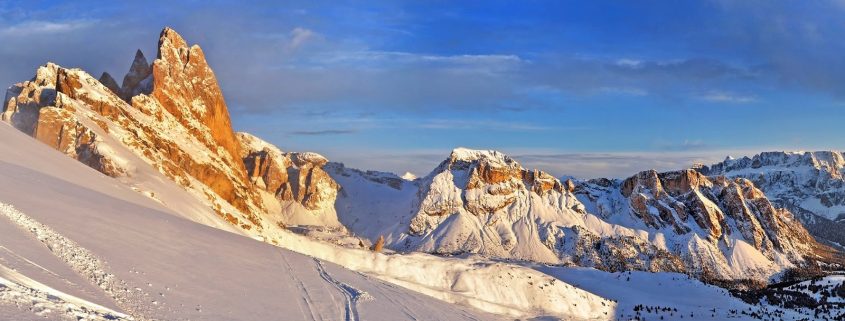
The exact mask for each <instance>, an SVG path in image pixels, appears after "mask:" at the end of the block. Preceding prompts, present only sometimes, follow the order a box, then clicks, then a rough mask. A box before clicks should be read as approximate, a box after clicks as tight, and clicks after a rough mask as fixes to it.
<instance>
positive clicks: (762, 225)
mask: <svg viewBox="0 0 845 321" xmlns="http://www.w3.org/2000/svg"><path fill="white" fill-rule="evenodd" d="M575 193H576V194H577V195H578V196H579V199H580V200H582V201H583V202H585V203H586V204H587V205H586V207H587V208H588V209H589V210H591V211H595V212H596V213H597V214H599V215H600V216H601V217H603V218H605V219H608V220H610V221H631V219H632V218H633V221H634V222H638V223H635V224H634V225H633V226H636V225H641V226H644V227H646V228H648V229H653V230H657V231H663V233H666V234H669V235H674V236H672V238H675V239H677V240H678V241H676V242H677V244H679V245H680V244H684V243H685V245H681V247H680V248H681V249H682V250H679V251H678V254H680V255H681V256H683V257H685V259H684V264H685V265H686V266H687V267H686V268H687V269H688V270H691V271H693V272H694V274H699V275H704V276H706V277H708V278H716V279H728V278H731V277H736V275H744V277H748V278H754V279H765V278H766V277H767V276H768V275H771V274H772V273H775V272H777V271H778V269H783V268H786V267H789V266H790V265H791V264H794V265H801V264H804V262H805V259H809V258H812V259H817V258H818V257H817V255H816V249H818V248H819V246H820V245H819V244H817V243H816V242H815V240H814V239H813V238H812V237H810V235H809V234H808V232H807V230H805V229H804V227H803V226H802V225H801V224H800V223H799V222H798V221H797V220H796V219H795V218H794V217H793V216H792V214H791V213H790V212H789V211H788V210H785V209H779V208H776V207H775V206H774V205H773V204H772V203H771V202H770V201H769V199H768V198H766V196H765V195H764V194H763V192H761V191H760V189H758V188H757V187H756V186H755V185H754V184H753V183H752V182H751V181H749V180H746V179H730V178H726V177H723V176H718V177H707V176H705V175H703V174H701V173H700V172H698V171H696V170H692V169H687V170H680V171H673V172H665V173H658V172H656V171H653V170H650V171H643V172H640V173H637V174H636V175H634V176H632V177H629V178H627V179H625V180H621V181H619V180H616V181H614V180H607V179H602V180H593V181H588V182H582V183H580V184H579V186H577V187H576V192H575ZM666 237H667V238H669V236H666ZM746 244H747V245H746ZM676 246H678V245H676ZM736 248H746V250H742V251H739V250H737V249H736ZM752 249H753V250H752ZM749 253H755V254H749ZM756 253H759V254H756ZM737 256H748V257H747V258H743V259H738V258H737ZM743 262H752V263H753V264H746V263H743ZM760 262H764V263H760ZM765 262H768V263H765ZM784 262H787V263H784Z"/></svg>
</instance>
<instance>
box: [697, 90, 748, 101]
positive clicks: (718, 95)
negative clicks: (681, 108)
mask: <svg viewBox="0 0 845 321" xmlns="http://www.w3.org/2000/svg"><path fill="white" fill-rule="evenodd" d="M700 98H701V99H702V100H706V101H711V102H719V103H735V104H748V103H754V102H757V97H755V96H749V95H738V94H733V93H728V92H722V91H711V92H708V93H706V94H704V95H702V96H700Z"/></svg>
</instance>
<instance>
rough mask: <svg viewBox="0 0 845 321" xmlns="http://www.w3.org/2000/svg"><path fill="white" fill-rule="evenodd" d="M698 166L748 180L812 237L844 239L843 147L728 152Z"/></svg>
mask: <svg viewBox="0 0 845 321" xmlns="http://www.w3.org/2000/svg"><path fill="white" fill-rule="evenodd" d="M697 170H698V171H699V172H701V173H703V174H705V175H724V176H728V177H735V178H745V179H748V180H750V181H751V182H752V183H754V185H755V186H758V187H759V188H760V190H762V191H763V192H764V193H765V194H766V196H767V197H768V198H769V199H770V200H771V202H772V203H774V204H775V205H776V206H777V207H783V208H786V209H788V210H789V211H790V212H792V213H794V214H795V215H796V216H797V217H798V218H799V219H800V220H801V221H802V223H804V225H805V226H807V229H808V230H809V231H810V233H811V234H812V235H813V236H815V237H817V238H819V239H821V240H824V241H828V242H832V243H831V244H834V245H835V244H845V232H842V231H843V228H845V223H843V222H842V219H843V218H845V179H843V177H845V155H843V154H842V153H841V152H834V151H818V152H765V153H760V154H758V155H755V156H753V157H742V158H738V159H734V158H730V157H728V158H727V159H725V161H723V162H720V163H717V164H713V165H711V166H702V167H700V168H698V169H697Z"/></svg>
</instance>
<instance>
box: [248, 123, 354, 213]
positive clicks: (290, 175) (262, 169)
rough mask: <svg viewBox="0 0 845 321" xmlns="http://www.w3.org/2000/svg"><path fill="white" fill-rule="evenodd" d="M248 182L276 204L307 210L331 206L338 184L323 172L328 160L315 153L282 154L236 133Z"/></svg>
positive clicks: (329, 207)
mask: <svg viewBox="0 0 845 321" xmlns="http://www.w3.org/2000/svg"><path fill="white" fill-rule="evenodd" d="M237 138H238V141H239V143H240V145H241V151H242V153H241V156H242V157H243V161H244V164H245V165H246V170H247V173H249V177H250V181H251V182H252V183H253V184H255V186H257V187H258V188H260V189H263V190H265V191H267V192H269V193H271V194H273V195H274V196H275V197H276V199H278V200H279V201H295V202H297V203H299V204H301V205H302V206H304V207H305V208H306V209H308V210H327V209H331V208H332V207H333V206H334V202H335V199H336V198H337V192H338V190H339V188H340V187H339V186H338V184H337V183H336V182H335V181H334V180H333V179H332V178H331V177H329V175H328V174H327V173H326V172H325V171H324V170H323V166H324V165H326V163H328V160H327V159H326V158H325V157H323V156H321V155H319V154H316V153H307V152H306V153H283V152H282V151H281V150H279V149H278V148H277V147H276V146H273V145H272V144H270V143H267V142H265V141H263V140H261V139H260V138H258V137H255V136H252V135H250V134H247V133H237Z"/></svg>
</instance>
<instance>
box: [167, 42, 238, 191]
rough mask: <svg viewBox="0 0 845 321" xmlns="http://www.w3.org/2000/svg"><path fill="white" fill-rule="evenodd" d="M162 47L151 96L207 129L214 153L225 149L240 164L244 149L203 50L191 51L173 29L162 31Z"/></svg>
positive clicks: (207, 141) (168, 109) (172, 112)
mask: <svg viewBox="0 0 845 321" xmlns="http://www.w3.org/2000/svg"><path fill="white" fill-rule="evenodd" d="M158 44H159V46H158V58H157V59H156V60H155V61H154V62H153V66H152V90H151V94H150V95H151V96H152V97H154V98H155V99H156V100H158V101H159V102H160V103H161V105H162V106H163V107H164V108H165V109H166V110H167V111H168V112H170V113H171V114H172V115H174V116H176V117H177V118H179V119H181V120H183V123H185V124H201V125H202V126H205V127H207V130H208V131H210V134H211V140H204V141H203V142H204V143H205V144H206V145H208V146H209V147H211V148H212V149H216V148H217V147H218V146H219V147H223V149H224V150H226V151H227V152H228V153H229V156H231V157H232V158H231V160H232V161H233V163H240V162H239V161H237V160H238V156H239V155H240V146H239V144H238V141H237V139H236V138H235V134H234V132H233V131H232V125H231V120H230V118H229V111H228V109H227V107H226V102H225V100H224V98H223V93H222V92H221V91H220V86H219V85H218V83H217V78H216V77H215V76H214V72H213V71H212V70H211V68H210V67H209V66H208V63H207V62H206V60H205V54H204V53H203V51H202V49H201V48H200V47H199V46H198V45H193V46H190V47H189V46H188V44H187V43H186V42H185V40H184V39H183V38H182V36H180V35H179V34H178V33H176V31H175V30H173V29H171V28H169V27H166V28H164V30H162V31H161V36H160V37H159V41H158ZM192 119H195V120H196V121H191V120H192ZM198 130H203V131H204V130H205V129H198ZM233 166H237V165H234V164H233ZM240 169H243V164H241V165H240ZM244 178H245V176H244Z"/></svg>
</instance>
